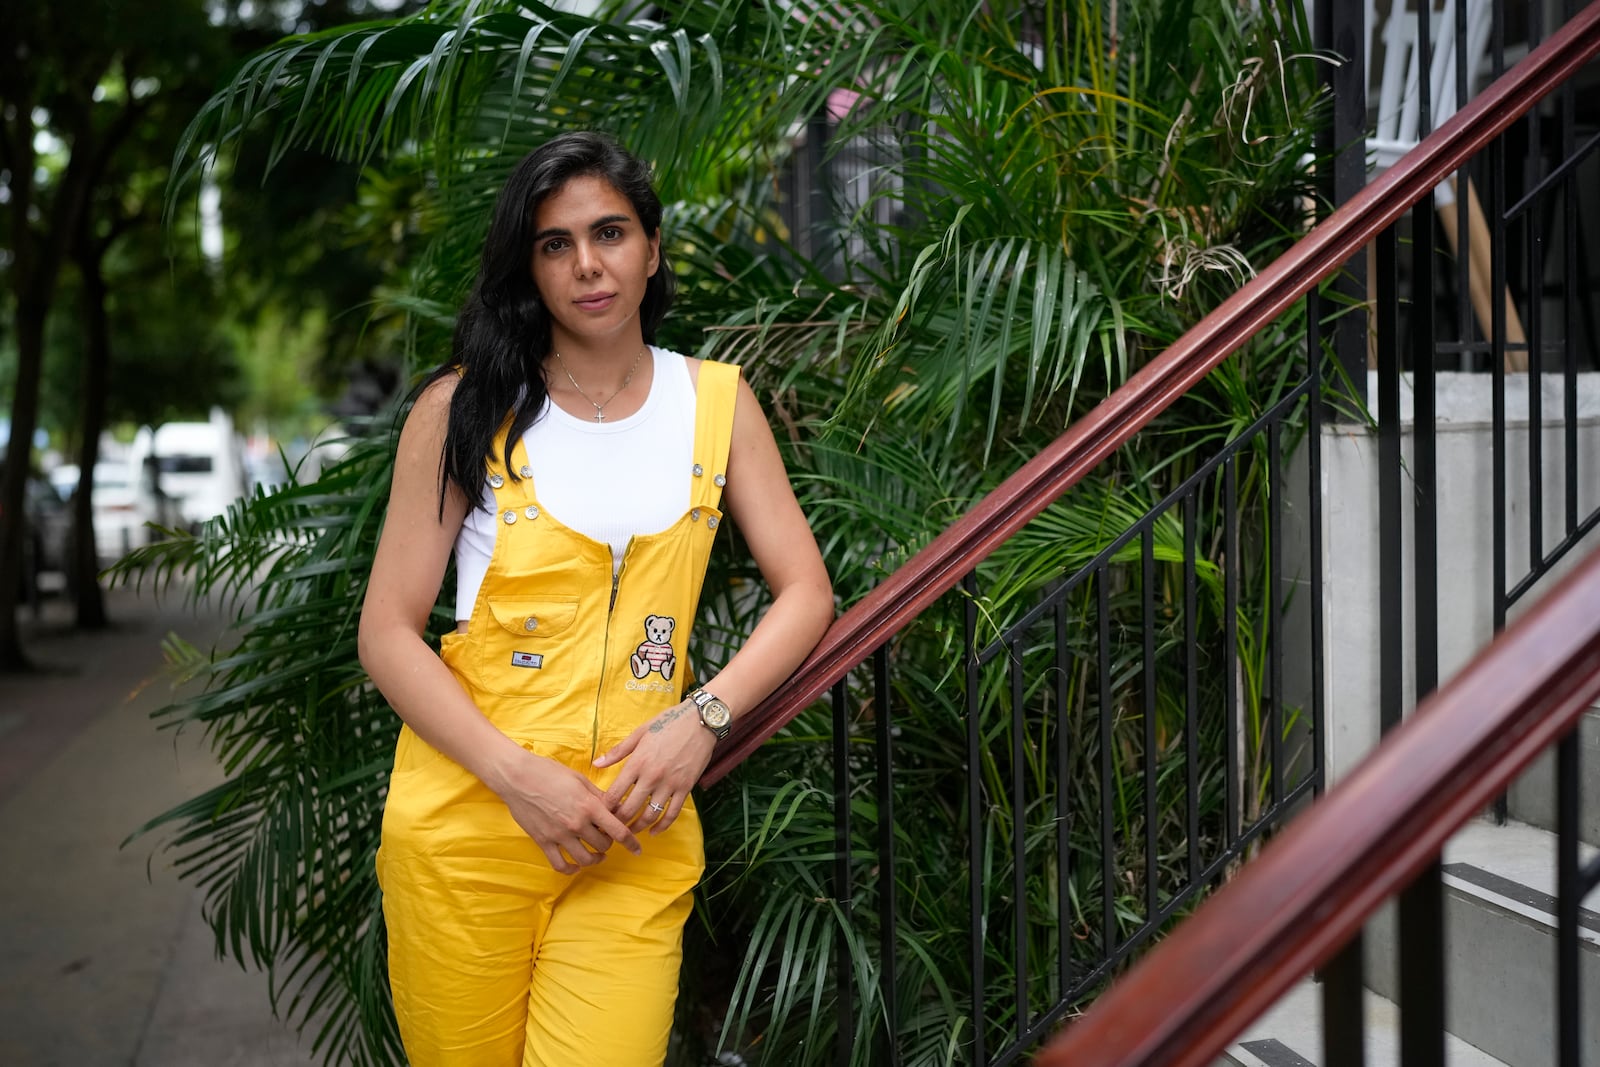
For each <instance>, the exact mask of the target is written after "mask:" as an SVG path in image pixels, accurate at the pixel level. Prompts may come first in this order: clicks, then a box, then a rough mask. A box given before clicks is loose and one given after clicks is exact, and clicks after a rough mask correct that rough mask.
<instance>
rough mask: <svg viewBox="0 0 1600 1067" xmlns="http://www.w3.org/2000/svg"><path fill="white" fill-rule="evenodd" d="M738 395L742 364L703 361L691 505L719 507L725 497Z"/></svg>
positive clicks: (690, 492) (695, 434)
mask: <svg viewBox="0 0 1600 1067" xmlns="http://www.w3.org/2000/svg"><path fill="white" fill-rule="evenodd" d="M738 399H739V366H738V364H736V363H713V362H712V361H710V360H704V361H702V362H701V364H700V380H699V383H698V384H697V386H696V388H695V419H694V469H693V474H694V477H693V478H692V479H690V483H691V484H690V489H689V505H690V506H691V507H702V508H715V507H717V505H718V504H719V502H720V501H721V500H722V487H723V486H724V485H726V484H728V477H727V475H728V447H729V445H731V444H732V443H733V409H734V405H735V404H736V403H737V402H738Z"/></svg>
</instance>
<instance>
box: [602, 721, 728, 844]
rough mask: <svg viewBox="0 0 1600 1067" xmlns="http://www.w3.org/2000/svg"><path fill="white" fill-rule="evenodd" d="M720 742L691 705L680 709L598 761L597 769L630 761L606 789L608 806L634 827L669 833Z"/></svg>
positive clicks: (646, 725) (637, 732)
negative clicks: (713, 750)
mask: <svg viewBox="0 0 1600 1067" xmlns="http://www.w3.org/2000/svg"><path fill="white" fill-rule="evenodd" d="M716 743H717V738H716V735H715V734H713V733H712V732H711V731H710V730H708V729H706V728H705V727H704V726H703V725H701V723H700V710H699V709H698V708H696V707H695V706H694V705H693V704H691V703H690V702H689V701H687V700H684V701H681V702H680V703H677V704H674V705H673V706H672V707H670V708H668V709H667V710H666V711H663V712H662V713H661V714H660V715H657V716H656V717H655V718H653V719H651V720H650V721H649V722H647V723H644V724H643V725H642V726H640V727H639V728H638V729H637V730H635V731H633V733H631V734H629V735H628V736H627V737H626V738H624V739H623V740H622V742H621V743H620V744H618V745H616V746H615V747H613V748H612V749H611V750H610V751H609V752H606V753H605V754H603V755H602V756H600V758H599V759H596V760H595V761H594V765H595V766H596V767H610V766H611V765H613V764H615V763H621V762H622V761H623V760H624V759H626V760H627V761H628V762H627V763H626V764H624V765H623V767H622V773H620V774H619V775H617V780H616V781H615V782H613V783H611V788H610V789H608V790H606V794H605V802H606V804H607V805H608V806H609V807H610V809H611V810H612V811H614V812H616V813H617V817H618V818H619V819H621V820H622V821H623V822H625V823H627V824H628V825H629V826H634V827H637V828H639V829H643V828H644V827H646V826H648V827H649V828H650V832H651V833H652V834H659V833H663V832H664V831H665V830H666V829H667V828H668V827H669V826H671V825H672V824H673V822H674V821H675V820H676V819H677V818H678V812H680V811H682V810H683V805H684V803H685V802H686V801H687V800H688V799H689V790H691V789H693V788H694V784H695V782H697V781H699V780H700V775H701V773H702V772H703V771H704V770H705V769H706V764H707V763H709V762H710V761H711V750H712V749H713V748H715V747H716Z"/></svg>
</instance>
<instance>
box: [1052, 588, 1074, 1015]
mask: <svg viewBox="0 0 1600 1067" xmlns="http://www.w3.org/2000/svg"><path fill="white" fill-rule="evenodd" d="M1054 615H1055V638H1056V654H1055V682H1056V684H1055V695H1056V721H1055V731H1056V734H1055V737H1056V780H1055V790H1056V907H1057V908H1058V909H1059V911H1060V914H1059V915H1058V916H1057V917H1056V954H1057V960H1056V967H1057V972H1058V975H1059V981H1060V986H1059V987H1058V988H1057V989H1056V994H1055V995H1056V997H1057V998H1061V997H1065V996H1066V995H1067V990H1068V989H1069V988H1070V987H1071V986H1072V907H1071V903H1070V901H1071V900H1072V882H1071V877H1072V834H1071V824H1070V823H1069V822H1068V821H1067V820H1068V816H1069V814H1070V813H1069V811H1068V808H1067V800H1068V798H1069V797H1070V796H1071V795H1072V791H1071V790H1070V789H1069V788H1068V787H1067V782H1068V781H1069V778H1068V775H1069V774H1070V773H1071V770H1072V763H1071V760H1072V751H1071V747H1070V745H1069V742H1070V741H1071V738H1072V729H1071V721H1072V720H1071V715H1070V712H1069V709H1068V707H1067V701H1068V699H1069V698H1070V696H1071V692H1072V687H1071V685H1070V682H1071V677H1070V674H1069V672H1068V663H1069V662H1070V656H1069V654H1068V650H1067V604H1066V598H1065V597H1064V596H1060V595H1059V594H1058V599H1057V600H1056V604H1055V612H1054Z"/></svg>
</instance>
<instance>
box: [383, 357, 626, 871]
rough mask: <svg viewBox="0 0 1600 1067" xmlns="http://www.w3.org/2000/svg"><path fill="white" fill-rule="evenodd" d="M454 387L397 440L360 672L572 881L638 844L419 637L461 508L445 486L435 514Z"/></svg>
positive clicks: (448, 382)
mask: <svg viewBox="0 0 1600 1067" xmlns="http://www.w3.org/2000/svg"><path fill="white" fill-rule="evenodd" d="M456 382H457V379H455V378H453V377H452V378H442V379H440V380H439V381H437V382H435V383H434V384H432V385H430V386H429V387H428V388H427V389H425V390H424V391H423V393H422V395H421V396H420V397H419V398H418V399H417V402H416V404H415V405H414V406H413V407H412V409H411V414H410V416H409V417H408V418H407V419H406V425H405V429H404V430H402V431H401V433H400V447H399V451H398V453H397V454H396V456H395V465H394V485H393V487H392V488H391V490H390V492H389V510H388V514H387V516H386V517H385V519H384V524H383V532H382V534H381V535H380V536H379V538H378V551H377V554H376V556H375V557H374V559H373V563H372V577H371V580H370V581H369V582H368V584H367V596H366V600H365V601H364V602H363V603H362V606H361V630H360V635H359V639H358V647H359V649H360V655H361V665H362V666H363V667H364V668H366V671H367V673H368V674H369V675H370V676H371V677H372V680H373V682H374V683H375V684H376V685H377V687H378V689H379V691H380V692H382V693H383V695H384V697H385V698H386V699H387V700H388V701H389V704H390V705H391V706H392V707H393V708H394V710H395V711H396V712H397V713H398V714H399V716H400V718H401V719H403V720H405V723H406V725H408V726H410V727H411V729H412V730H414V731H415V732H416V734H417V736H418V737H420V738H422V740H424V741H426V742H427V743H428V744H429V745H431V746H433V747H434V748H436V749H438V750H439V751H440V752H442V753H444V754H445V755H446V756H448V757H450V758H451V759H453V760H455V761H456V762H457V763H459V764H460V765H461V766H463V767H465V768H466V769H467V770H469V771H471V772H472V773H473V774H474V775H476V776H477V777H478V778H479V779H480V780H481V781H482V782H483V783H484V784H485V785H487V786H488V787H489V788H490V789H492V790H494V792H495V793H497V794H498V795H499V796H500V797H501V799H503V800H504V801H505V802H506V806H507V807H508V808H509V809H510V810H511V814H512V816H513V817H514V818H515V819H516V820H517V823H518V824H519V825H520V826H521V827H522V828H523V829H524V830H526V831H527V832H528V835H529V836H530V837H532V838H533V839H534V841H535V842H537V843H538V845H539V847H540V848H542V849H543V850H544V853H545V855H546V856H547V857H549V859H550V865H551V866H552V867H554V868H555V869H556V870H558V871H562V872H563V873H567V874H571V873H573V872H574V871H576V870H577V869H578V867H579V866H588V865H589V864H592V863H598V862H599V861H600V860H601V859H602V858H604V855H605V851H606V850H607V849H608V848H610V847H611V845H612V843H613V842H617V843H620V844H622V845H624V846H626V847H627V848H629V849H630V850H632V851H634V852H637V851H638V850H639V842H638V840H637V839H636V838H635V837H634V836H633V834H632V833H631V832H630V831H629V830H628V828H627V827H626V826H624V825H623V824H622V822H621V821H620V820H618V818H617V817H616V816H615V815H614V814H613V813H612V812H611V810H610V809H609V807H608V806H607V804H606V802H605V797H604V794H603V793H601V791H600V790H599V788H598V787H596V786H595V785H593V784H592V783H591V782H589V780H588V779H586V778H584V777H583V776H582V775H580V774H578V773H576V772H575V771H572V770H570V769H568V768H565V767H562V766H561V765H559V764H557V763H555V762H554V761H552V760H548V759H544V758H543V757H540V756H536V755H534V754H532V753H530V752H528V751H527V750H526V749H524V748H522V746H520V745H518V744H517V743H516V742H514V741H512V740H511V739H510V738H508V737H507V736H506V735H505V734H503V733H501V732H500V731H499V730H498V729H496V728H495V726H494V724H493V723H491V722H490V721H489V720H488V719H487V718H485V717H484V715H483V713H482V712H481V711H479V710H478V707H477V705H475V704H474V703H473V702H472V700H471V699H470V698H469V697H468V696H467V693H466V691H465V690H463V689H462V688H461V685H460V683H458V682H457V681H456V679H455V676H454V675H452V674H451V673H450V670H449V668H447V667H446V666H445V665H444V663H443V662H442V661H441V660H440V659H439V657H438V656H437V655H435V654H434V652H433V650H432V649H430V648H429V647H428V645H427V643H426V642H425V641H424V640H423V633H424V627H425V626H426V624H427V620H428V613H429V612H430V611H431V610H432V608H433V604H434V601H435V600H436V599H437V598H438V595H439V586H440V583H441V582H442V581H443V580H444V572H445V567H446V565H447V564H448V562H449V559H450V551H451V549H452V547H453V546H454V544H455V539H456V534H457V533H458V532H459V531H460V529H461V524H462V522H463V520H464V519H465V518H466V514H467V507H468V503H467V500H466V497H465V496H464V495H463V494H462V493H461V490H460V488H459V487H457V486H456V485H455V484H453V483H452V484H451V485H450V486H449V487H448V489H447V491H446V493H445V503H444V515H443V517H442V518H441V517H440V514H439V495H438V494H439V469H440V467H439V459H440V456H441V454H442V452H443V449H444V436H445V427H446V424H447V422H448V419H449V413H450V397H451V395H452V394H453V393H454V391H455V387H456ZM563 852H565V854H566V855H565V856H564V855H563ZM569 856H570V857H571V859H570V861H569V859H568V858H567V857H569Z"/></svg>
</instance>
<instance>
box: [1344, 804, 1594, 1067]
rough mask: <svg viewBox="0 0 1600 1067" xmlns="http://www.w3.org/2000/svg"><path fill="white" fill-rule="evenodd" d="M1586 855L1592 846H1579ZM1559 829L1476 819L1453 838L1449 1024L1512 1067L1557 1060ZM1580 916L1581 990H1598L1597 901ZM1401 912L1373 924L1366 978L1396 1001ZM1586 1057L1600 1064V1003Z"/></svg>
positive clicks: (1590, 1021)
mask: <svg viewBox="0 0 1600 1067" xmlns="http://www.w3.org/2000/svg"><path fill="white" fill-rule="evenodd" d="M1580 851H1581V854H1582V859H1583V861H1584V862H1588V860H1589V859H1590V858H1592V857H1593V856H1594V855H1595V854H1596V851H1597V850H1596V849H1595V848H1594V847H1592V846H1585V847H1583V848H1582V849H1581V850H1580ZM1555 870H1556V839H1555V835H1553V834H1551V833H1549V832H1547V831H1545V830H1542V829H1540V828H1538V827H1536V826H1530V825H1527V824H1525V823H1518V822H1512V823H1508V824H1507V825H1505V826H1495V825H1493V824H1492V823H1489V822H1487V821H1483V820H1477V821H1474V822H1472V823H1469V824H1468V825H1467V826H1466V827H1465V828H1463V829H1462V831H1461V832H1460V833H1458V834H1457V835H1456V836H1455V837H1454V838H1453V839H1452V840H1451V841H1450V843H1449V844H1448V845H1447V846H1446V848H1445V854H1444V872H1445V873H1444V880H1445V939H1446V944H1445V952H1446V957H1447V959H1446V967H1447V968H1448V982H1449V993H1448V999H1447V1002H1446V1019H1447V1020H1448V1022H1447V1028H1448V1029H1449V1030H1450V1031H1451V1033H1453V1034H1455V1035H1457V1036H1459V1037H1461V1038H1462V1039H1464V1040H1465V1041H1467V1042H1469V1043H1471V1044H1472V1045H1474V1046H1476V1047H1477V1048H1479V1049H1482V1050H1483V1051H1484V1052H1487V1053H1489V1054H1490V1055H1492V1056H1494V1057H1496V1058H1498V1059H1499V1060H1501V1061H1504V1062H1505V1063H1507V1064H1510V1065H1511V1067H1548V1065H1549V1064H1551V1063H1554V1062H1555V1051H1554V1048H1555V978H1556V975H1555V958H1556V953H1555V927H1556V920H1555V914H1554V909H1555V898H1554V893H1555V881H1556V875H1555ZM1588 905H1589V907H1588V908H1587V909H1585V910H1584V911H1583V913H1582V915H1581V917H1580V929H1579V955H1580V963H1579V969H1580V989H1581V991H1582V995H1583V996H1584V999H1585V1003H1587V1004H1590V1005H1593V1004H1595V1003H1597V1002H1600V1001H1597V998H1600V910H1596V909H1597V906H1600V901H1597V900H1596V899H1595V897H1594V896H1591V897H1590V899H1589V901H1588ZM1395 922H1396V919H1395V911H1394V909H1393V908H1392V907H1390V908H1387V909H1385V910H1384V911H1382V912H1380V913H1379V914H1378V915H1377V916H1375V917H1374V919H1373V921H1372V922H1371V923H1369V924H1368V926H1367V935H1368V936H1367V946H1368V950H1367V970H1366V981H1367V984H1368V986H1370V987H1371V988H1372V989H1373V990H1375V991H1376V992H1377V993H1379V994H1381V995H1383V996H1385V997H1388V998H1389V999H1391V1000H1394V999H1398V992H1397V986H1398V979H1397V977H1396V959H1397V956H1396V954H1395V929H1396V927H1395ZM1583 1014H1584V1019H1583V1023H1582V1026H1583V1033H1582V1042H1581V1043H1582V1049H1583V1062H1585V1063H1597V1064H1600V1011H1586V1012H1584V1013H1583Z"/></svg>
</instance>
